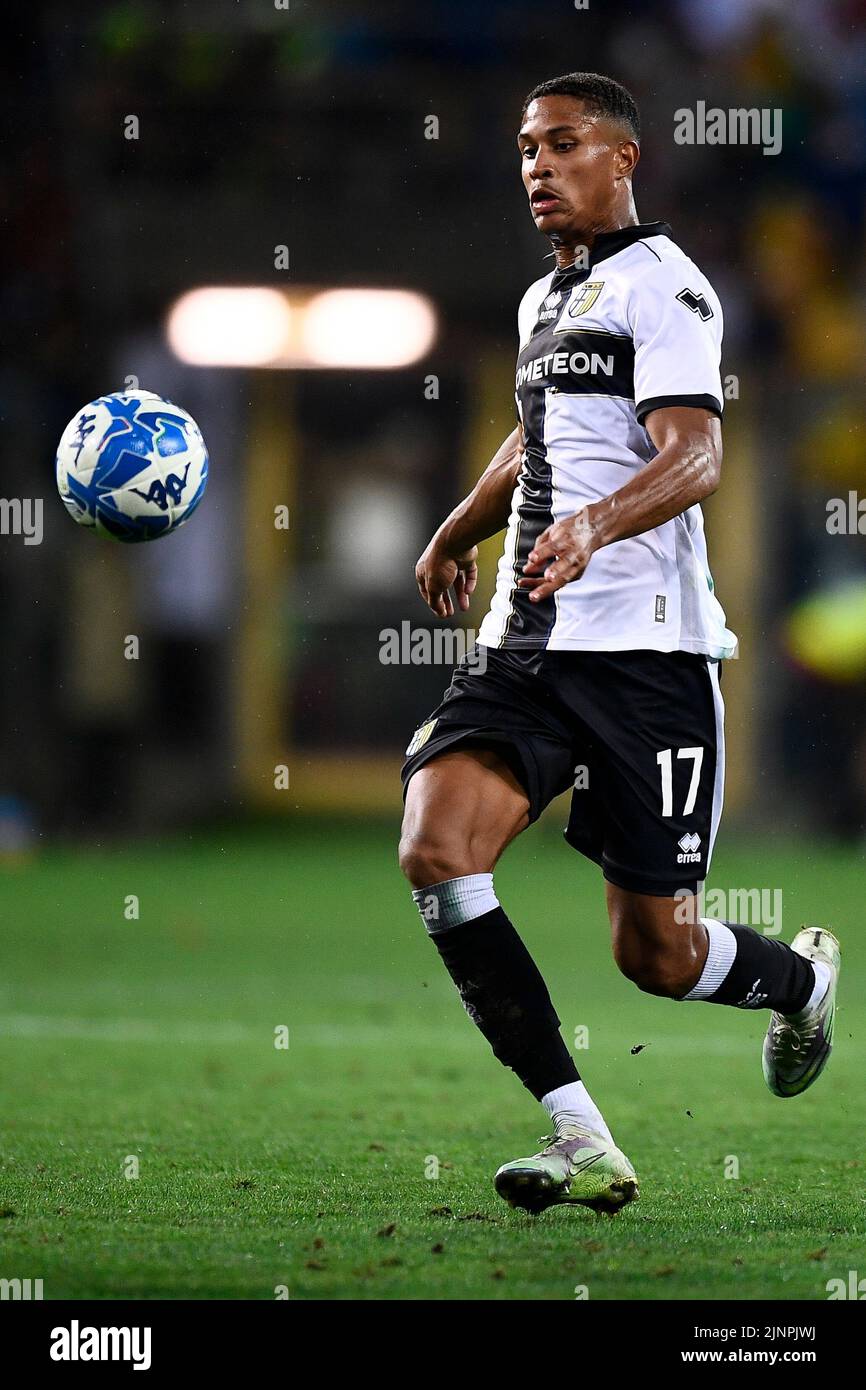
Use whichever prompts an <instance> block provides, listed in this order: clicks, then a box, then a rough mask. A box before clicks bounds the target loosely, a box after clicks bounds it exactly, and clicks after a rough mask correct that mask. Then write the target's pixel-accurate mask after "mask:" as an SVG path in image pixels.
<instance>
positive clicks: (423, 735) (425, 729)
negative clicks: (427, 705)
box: [406, 719, 439, 758]
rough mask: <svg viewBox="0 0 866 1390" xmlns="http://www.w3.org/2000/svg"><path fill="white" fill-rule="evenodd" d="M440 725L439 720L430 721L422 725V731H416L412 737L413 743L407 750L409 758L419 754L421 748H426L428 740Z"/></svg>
mask: <svg viewBox="0 0 866 1390" xmlns="http://www.w3.org/2000/svg"><path fill="white" fill-rule="evenodd" d="M438 723H439V720H438V719H430V720H428V722H427V723H426V724H422V725H421V727H420V729H416V730H415V732H414V734H413V735H412V742H411V743H410V744H409V747H408V748H407V749H406V757H407V758H411V756H412V754H413V753H417V752H418V750H419V749H420V748H423V747H424V744H425V743H426V742H427V740H428V738H429V737H430V735H431V734H432V732H433V730H434V729H435V728H436V725H437V724H438Z"/></svg>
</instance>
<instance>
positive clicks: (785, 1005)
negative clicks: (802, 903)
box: [707, 922, 815, 1014]
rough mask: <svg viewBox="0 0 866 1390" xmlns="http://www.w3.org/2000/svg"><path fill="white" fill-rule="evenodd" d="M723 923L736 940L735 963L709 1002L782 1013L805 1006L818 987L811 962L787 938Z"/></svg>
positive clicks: (710, 996)
mask: <svg viewBox="0 0 866 1390" xmlns="http://www.w3.org/2000/svg"><path fill="white" fill-rule="evenodd" d="M724 925H725V926H726V927H727V928H728V930H729V931H732V932H733V934H734V936H735V937H736V940H737V954H736V955H735V957H734V960H733V964H732V965H731V968H730V970H729V971H728V973H727V975H726V976H725V978H724V980H723V981H722V983H721V984H720V985H719V987H718V989H717V990H716V991H715V993H714V994H710V995H708V996H707V1002H708V1003H710V1004H733V1006H734V1007H735V1008H737V1009H775V1010H776V1012H777V1013H780V1014H796V1013H799V1011H800V1010H801V1009H804V1008H805V1007H806V1005H807V1004H808V1002H809V997H810V995H811V993H812V990H813V989H814V988H815V970H814V967H813V966H812V962H811V961H808V960H806V958H805V957H804V956H799V955H798V954H797V952H796V951H792V950H791V948H790V946H787V945H786V944H785V942H784V941H775V940H774V939H773V938H772V937H771V936H764V935H762V933H761V932H758V931H755V930H754V929H753V928H752V927H739V926H737V925H736V924H735V923H733V922H725V923H724Z"/></svg>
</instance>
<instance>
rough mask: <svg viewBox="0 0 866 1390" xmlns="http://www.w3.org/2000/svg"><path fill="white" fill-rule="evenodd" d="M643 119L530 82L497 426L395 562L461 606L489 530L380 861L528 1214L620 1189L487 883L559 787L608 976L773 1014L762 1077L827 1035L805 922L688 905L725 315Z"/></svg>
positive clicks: (629, 1185)
mask: <svg viewBox="0 0 866 1390" xmlns="http://www.w3.org/2000/svg"><path fill="white" fill-rule="evenodd" d="M639 140H640V126H639V117H638V112H637V108H636V106H635V103H634V100H633V99H632V97H631V95H630V94H629V93H628V92H627V91H626V90H625V89H624V88H623V87H621V86H620V85H619V83H617V82H614V81H612V80H611V79H610V78H608V77H603V76H599V75H598V74H595V73H571V74H568V75H567V76H564V77H559V78H555V79H553V80H552V81H549V82H544V83H542V84H541V86H538V87H536V88H535V89H534V91H532V92H530V94H529V96H528V98H527V100H526V103H525V106H524V109H523V113H522V119H521V125H520V132H519V135H518V146H519V150H520V160H521V170H522V177H523V184H524V187H525V189H526V193H527V197H528V199H529V208H530V212H531V214H532V217H533V219H534V221H535V225H536V226H537V227H538V228H539V230H540V231H542V232H543V233H545V234H546V236H547V237H548V238H549V239H550V241H551V243H552V245H553V248H554V252H555V260H556V268H555V270H553V271H552V272H551V273H550V274H549V275H546V276H545V277H544V278H543V279H541V280H537V281H536V282H535V284H533V285H531V286H530V288H529V289H528V290H527V292H526V294H525V295H524V296H523V299H522V301H521V304H520V309H519V312H518V326H519V340H520V345H519V354H518V358H517V382H516V399H517V414H518V424H517V427H516V428H515V430H514V431H513V433H512V434H510V435H509V437H508V438H507V439H506V440H505V442H504V443H503V444H502V446H501V448H500V449H499V451H498V453H497V454H496V455H495V457H494V458H493V460H492V462H491V463H490V465H489V466H488V468H487V469H486V471H485V472H484V473H483V475H482V476H481V478H480V479H479V481H478V483H477V484H476V486H475V488H474V489H473V491H472V492H471V493H470V495H469V496H468V497H467V498H466V499H465V500H464V501H463V502H461V503H460V504H459V506H457V507H456V508H455V510H454V511H453V512H452V513H451V515H450V516H449V517H448V518H447V519H446V520H445V521H444V522H443V523H442V525H441V526H440V527H439V529H438V531H437V532H436V534H435V535H434V537H433V539H432V540H431V541H430V544H429V545H428V546H427V549H426V550H425V551H424V554H423V555H422V556H421V558H420V560H419V561H418V565H417V568H416V578H417V581H418V587H419V589H420V592H421V595H422V597H423V599H424V600H425V602H426V603H427V604H428V605H429V607H430V608H431V609H432V611H433V612H434V613H435V614H437V615H438V616H439V617H441V618H446V617H451V616H452V615H453V613H454V605H455V602H456V604H457V606H458V607H459V608H460V609H461V610H463V611H465V610H466V609H467V608H468V606H469V601H470V596H471V594H472V591H473V589H474V588H475V583H476V574H477V570H476V554H477V549H476V547H477V545H478V543H479V541H481V540H483V539H485V538H487V537H489V536H492V535H495V534H496V533H497V532H498V531H500V530H502V529H503V527H505V526H506V525H507V533H506V539H505V549H504V551H503V555H502V558H501V560H500V562H499V570H498V578H497V585H496V593H495V597H494V599H493V602H492V605H491V608H490V611H489V612H488V614H487V616H486V617H485V619H484V621H483V623H482V626H481V629H480V632H479V637H478V642H479V646H480V648H481V649H482V650H481V652H480V656H481V657H483V658H484V659H483V660H480V659H478V658H479V652H478V651H477V650H476V652H475V653H473V654H472V655H470V657H468V658H467V659H465V660H464V661H463V662H461V664H460V665H459V666H458V668H457V670H456V672H455V674H454V678H453V680H452V682H451V685H450V687H449V689H448V690H447V692H446V694H445V696H444V698H443V700H442V703H441V704H440V705H439V706H438V708H437V709H435V710H433V712H432V713H431V714H430V716H429V717H428V718H427V719H426V720H425V721H424V722H423V723H422V725H421V726H420V728H419V729H418V730H417V732H416V734H415V736H414V738H413V739H412V742H411V743H410V745H409V748H408V750H407V761H406V763H405V766H404V769H403V781H404V787H405V797H406V809H405V818H404V823H403V835H402V839H401V845H400V861H401V865H402V868H403V870H404V872H405V874H406V875H407V877H408V878H409V881H410V883H411V884H412V886H413V888H414V890H415V892H414V894H413V896H414V898H415V901H416V903H417V904H418V906H419V908H420V910H421V914H422V917H423V919H424V922H425V925H426V926H427V929H428V931H429V933H430V936H431V939H432V941H433V943H434V945H435V946H436V948H437V950H438V951H439V954H440V955H441V957H442V960H443V962H444V964H445V967H446V969H447V970H448V972H449V974H450V975H451V978H452V979H453V981H454V983H455V985H456V986H457V989H458V991H459V994H460V997H461V999H462V1001H463V1004H464V1006H465V1008H466V1010H467V1012H468V1014H469V1016H470V1017H471V1019H472V1020H473V1021H474V1022H475V1023H476V1024H477V1026H478V1027H479V1028H480V1030H481V1032H482V1033H483V1034H484V1036H485V1037H486V1038H487V1040H488V1042H489V1043H490V1045H491V1046H492V1048H493V1052H494V1053H495V1055H496V1056H497V1057H498V1059H499V1060H500V1062H502V1063H503V1064H504V1065H505V1066H506V1067H510V1068H511V1069H512V1070H513V1071H514V1072H515V1073H516V1074H517V1076H518V1077H519V1078H520V1080H521V1081H522V1082H523V1084H524V1086H526V1087H527V1089H528V1090H529V1091H530V1092H531V1093H532V1095H533V1096H535V1097H536V1099H537V1100H539V1101H540V1102H541V1104H542V1105H543V1107H544V1109H545V1111H546V1112H547V1114H548V1116H549V1117H550V1121H551V1125H552V1128H553V1135H552V1136H551V1139H550V1140H549V1142H548V1143H547V1144H546V1147H545V1148H543V1149H542V1151H541V1152H540V1153H537V1154H534V1155H533V1156H532V1157H528V1158H521V1159H517V1160H516V1161H514V1162H511V1163H506V1164H505V1165H504V1166H503V1167H501V1168H500V1169H499V1171H498V1172H497V1174H496V1177H495V1184H496V1189H497V1191H498V1192H499V1193H500V1195H501V1196H502V1197H504V1198H505V1199H506V1200H507V1201H508V1202H510V1203H511V1204H512V1205H513V1206H519V1207H523V1208H525V1209H527V1210H529V1211H540V1210H542V1209H543V1208H544V1207H546V1206H549V1205H551V1204H553V1203H559V1202H577V1203H582V1204H584V1205H586V1206H589V1207H593V1208H594V1209H596V1210H598V1211H605V1212H610V1213H613V1212H616V1211H617V1210H618V1209H619V1208H620V1207H622V1206H623V1205H624V1204H625V1203H626V1202H629V1201H631V1200H632V1199H633V1198H635V1197H637V1195H638V1185H637V1179H636V1175H635V1171H634V1169H633V1167H632V1165H631V1163H630V1162H629V1160H628V1159H627V1158H626V1156H625V1154H624V1153H622V1151H621V1150H620V1149H619V1148H618V1147H617V1145H616V1144H615V1142H614V1140H613V1138H612V1136H611V1133H610V1130H609V1129H608V1127H607V1125H606V1123H605V1121H604V1118H603V1116H602V1114H601V1111H600V1110H599V1109H598V1107H597V1106H596V1105H595V1103H594V1102H593V1100H592V1099H591V1097H590V1095H589V1093H588V1091H587V1089H586V1087H585V1085H584V1083H583V1081H582V1080H581V1079H580V1077H579V1075H578V1072H577V1069H576V1067H575V1064H574V1059H573V1057H572V1056H571V1054H570V1053H569V1051H568V1049H567V1048H566V1046H565V1044H564V1042H563V1039H562V1037H561V1035H560V1032H559V1019H558V1017H557V1015H556V1012H555V1010H554V1008H553V1004H552V1003H551V999H550V995H549V993H548V991H547V988H546V986H545V984H544V981H543V979H542V977H541V975H540V973H539V971H538V969H537V967H536V965H535V963H534V962H533V960H532V958H531V956H530V955H529V952H528V951H527V949H526V947H525V946H524V944H523V942H522V941H521V939H520V937H519V935H518V933H517V931H516V930H515V928H514V926H513V925H512V923H511V922H510V920H509V918H508V917H507V916H506V914H505V911H504V910H503V908H502V907H501V906H500V904H499V900H498V898H497V896H496V892H495V890H494V886H493V869H494V866H495V864H496V862H497V860H498V859H499V857H500V855H501V854H502V852H503V850H504V849H505V847H506V846H507V845H508V844H509V843H510V842H511V841H512V840H513V839H514V837H515V836H516V835H519V834H520V832H521V831H522V830H525V829H526V827H527V826H528V825H530V824H531V823H532V822H533V821H534V820H536V818H537V817H538V816H539V814H540V813H541V811H542V810H543V809H544V807H545V806H546V805H547V804H548V803H549V802H550V801H551V800H552V799H553V798H554V797H555V796H557V795H559V794H560V793H561V792H563V791H565V790H566V789H567V788H569V787H573V788H574V790H573V792H572V800H571V811H570V816H569V820H568V826H567V829H566V831H565V835H566V839H567V841H568V842H569V844H571V845H572V846H573V847H574V848H575V849H577V850H579V851H580V852H581V853H583V854H585V855H587V856H588V857H589V858H591V859H592V860H594V861H595V862H596V863H598V864H599V865H600V866H601V869H602V872H603V874H604V878H605V881H606V891H607V906H608V913H609V916H610V923H611V930H612V940H613V954H614V958H615V960H616V963H617V965H618V966H619V968H620V970H621V971H622V972H623V973H624V974H625V975H626V976H627V978H628V979H630V980H632V981H633V982H634V983H635V984H636V985H637V986H638V988H639V989H641V990H644V991H646V992H648V993H650V994H657V995H661V996H663V997H665V998H668V999H676V1000H687V1001H696V1000H703V1001H705V1002H707V1003H710V1004H726V1005H729V1006H732V1007H734V1008H739V1009H757V1008H766V1009H769V1010H770V1011H771V1013H770V1024H769V1029H768V1031H767V1035H766V1039H765V1042H764V1050H763V1070H764V1076H765V1078H766V1082H767V1085H768V1086H769V1088H770V1090H771V1091H772V1092H774V1094H775V1095H778V1096H793V1095H798V1094H799V1093H800V1092H802V1091H804V1090H805V1089H806V1088H807V1087H808V1086H810V1085H811V1084H812V1082H813V1081H814V1080H815V1079H816V1078H817V1077H818V1076H819V1075H820V1073H821V1071H822V1070H823V1068H824V1066H825V1064H826V1061H827V1058H828V1056H829V1053H830V1046H831V1040H832V1033H833V1019H834V1012H835V998H836V984H837V978H838V974H839V945H838V942H837V941H836V939H835V937H834V936H832V935H831V934H830V933H829V932H827V931H824V930H821V929H819V928H808V929H806V928H804V929H803V930H802V931H800V932H799V933H798V934H797V936H796V937H795V938H794V941H793V942H792V944H791V945H790V946H788V945H786V944H785V943H783V942H781V941H777V940H773V939H772V938H770V937H768V936H764V935H762V934H761V933H760V932H758V931H755V930H752V929H751V928H750V927H746V926H739V925H736V924H734V923H729V922H720V921H712V920H709V919H707V918H701V917H700V915H699V909H698V908H693V910H691V911H688V910H686V911H684V906H685V907H686V908H688V905H689V904H699V902H700V898H699V896H698V895H699V891H700V888H701V885H702V884H703V881H704V879H705V878H706V876H707V871H708V869H709V865H710V858H711V855H712V849H713V842H714V840H715V837H716V831H717V829H718V825H719V818H720V815H721V810H722V787H723V778H724V744H723V723H722V721H723V705H722V699H721V695H720V690H719V665H720V662H721V661H722V660H724V659H725V658H727V657H731V656H733V655H734V652H735V649H736V638H735V637H734V635H733V633H731V632H730V631H729V630H728V629H727V627H726V625H725V615H724V613H723V611H722V609H721V607H720V605H719V603H718V600H717V599H716V596H715V594H714V592H713V581H712V579H711V577H710V572H709V567H708V564H707V553H706V545H705V540H704V527H703V518H702V514H701V509H700V503H701V501H702V499H703V498H705V497H708V496H709V495H710V494H711V493H712V492H714V491H715V489H716V488H717V486H718V483H719V474H720V464H721V456H722V444H721V428H720V419H721V414H722V390H721V382H720V376H719V360H720V352H721V337H722V311H721V307H720V305H719V301H718V299H717V297H716V294H715V292H714V290H713V288H712V286H711V285H710V284H709V282H708V281H707V279H706V278H705V276H704V275H703V274H702V273H701V271H700V270H699V269H698V268H697V266H696V265H695V264H694V262H693V261H691V260H689V258H688V257H687V256H686V255H685V254H684V252H683V251H681V250H680V248H679V247H678V246H677V245H676V243H675V242H674V241H673V239H672V234H671V229H670V227H668V226H667V225H666V224H665V223H663V222H650V223H640V222H638V220H637V214H636V211H635V203H634V196H633V193H632V179H633V175H634V172H635V167H636V165H637V162H638V157H639V153H640V150H639ZM473 658H474V659H473ZM576 773H577V775H576Z"/></svg>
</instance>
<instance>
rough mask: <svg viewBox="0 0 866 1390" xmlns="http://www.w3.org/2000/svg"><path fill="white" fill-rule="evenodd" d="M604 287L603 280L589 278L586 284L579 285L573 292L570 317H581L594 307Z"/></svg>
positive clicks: (569, 311)
mask: <svg viewBox="0 0 866 1390" xmlns="http://www.w3.org/2000/svg"><path fill="white" fill-rule="evenodd" d="M603 289H604V281H603V280H588V281H587V283H586V284H585V285H578V286H577V289H575V290H572V292H571V302H570V304H569V306H568V317H569V318H570V319H576V318H579V317H580V315H581V314H585V313H586V312H587V311H588V310H589V309H591V308H592V306H593V304H594V303H595V301H596V300H597V299H598V296H599V295H600V294H601V292H602V290H603Z"/></svg>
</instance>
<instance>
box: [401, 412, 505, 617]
mask: <svg viewBox="0 0 866 1390" xmlns="http://www.w3.org/2000/svg"><path fill="white" fill-rule="evenodd" d="M522 455H523V430H522V427H521V426H520V425H518V426H517V428H516V429H515V430H512V432H511V434H510V435H509V436H508V438H507V439H506V440H504V441H503V443H502V444H501V445H500V446H499V448H498V449H497V451H496V453H495V454H494V456H493V458H492V459H491V461H490V463H489V464H488V465H487V467H486V468H485V470H484V472H483V473H482V475H481V477H480V478H479V479H478V482H477V483H476V484H475V486H474V488H473V489H472V491H471V492H470V494H469V496H468V497H465V498H464V499H463V501H462V502H461V503H460V504H459V506H457V507H455V508H454V510H453V512H452V513H451V515H450V516H449V517H446V519H445V521H443V523H442V525H441V526H440V527H439V529H438V531H437V532H436V534H435V535H434V537H433V539H432V540H431V541H430V544H429V545H428V546H427V549H426V550H425V551H424V554H423V555H422V556H421V558H420V560H419V561H418V563H417V565H416V566H415V578H416V580H417V582H418V589H419V591H420V593H421V597H422V598H423V600H424V602H425V603H426V604H427V605H428V606H429V607H430V608H432V610H433V612H434V613H435V614H436V616H437V617H439V618H451V617H453V615H454V602H453V599H452V597H451V592H450V591H451V588H452V586H453V589H454V595H455V597H456V599H457V605H458V607H459V608H460V609H462V610H463V611H464V612H465V611H466V609H467V608H468V607H469V597H470V595H471V593H472V591H473V590H474V588H475V585H476V583H477V581H478V565H477V563H476V562H477V557H478V545H479V542H481V541H486V540H487V539H488V537H490V536H495V535H496V533H497V531H501V530H502V528H503V527H504V526H505V525H506V524H507V522H508V517H509V513H510V511H511V497H512V494H513V492H514V488H515V484H516V483H517V475H518V473H519V472H520V464H521V459H522Z"/></svg>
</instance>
